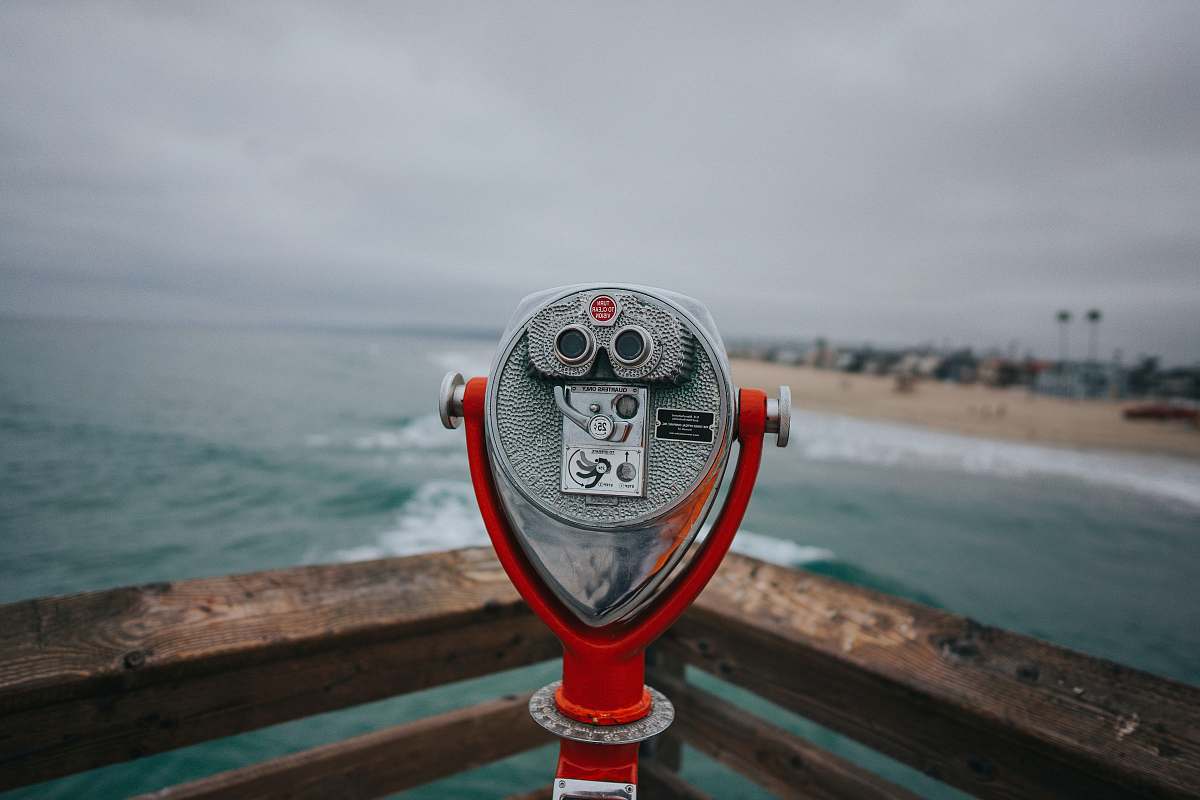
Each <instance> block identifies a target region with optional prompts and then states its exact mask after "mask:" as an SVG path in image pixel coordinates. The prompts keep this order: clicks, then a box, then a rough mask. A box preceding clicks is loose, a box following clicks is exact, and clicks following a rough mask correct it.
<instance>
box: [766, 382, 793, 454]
mask: <svg viewBox="0 0 1200 800" xmlns="http://www.w3.org/2000/svg"><path fill="white" fill-rule="evenodd" d="M766 431H767V433H773V434H775V446H776V447H787V443H788V437H789V436H791V434H792V390H791V388H789V387H787V386H780V387H779V399H778V400H771V399H768V400H767V424H766Z"/></svg>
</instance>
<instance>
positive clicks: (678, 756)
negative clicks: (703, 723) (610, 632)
mask: <svg viewBox="0 0 1200 800" xmlns="http://www.w3.org/2000/svg"><path fill="white" fill-rule="evenodd" d="M683 671H684V661H683V659H682V658H680V657H679V656H677V655H675V654H674V653H671V652H670V651H668V650H666V649H665V648H663V647H661V646H659V645H652V646H651V647H650V649H649V650H647V651H646V683H647V684H649V685H650V686H654V687H656V688H657V687H659V686H663V685H665V684H669V683H683V681H684V672H683ZM674 731H675V729H674V728H673V727H672V728H668V729H667V730H666V732H665V733H663V734H661V735H659V736H655V737H654V738H653V739H650V740H649V741H645V742H642V750H641V757H642V758H647V759H650V760H652V761H654V762H656V763H657V764H658V765H659V766H661V767H662V768H664V769H667V770H670V771H671V772H678V771H679V768H680V767H681V766H682V765H683V740H682V739H680V738H679V737H678V736H677V735H676V734H675V732H674Z"/></svg>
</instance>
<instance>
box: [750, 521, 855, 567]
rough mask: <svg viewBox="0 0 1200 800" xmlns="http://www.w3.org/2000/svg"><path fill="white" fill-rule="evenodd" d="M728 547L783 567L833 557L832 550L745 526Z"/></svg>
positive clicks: (829, 559)
mask: <svg viewBox="0 0 1200 800" xmlns="http://www.w3.org/2000/svg"><path fill="white" fill-rule="evenodd" d="M730 549H731V550H733V552H735V553H741V554H742V555H744V556H751V557H753V558H757V559H759V560H760V561H770V562H771V563H772V564H780V565H782V566H785V567H798V566H801V565H803V564H812V563H813V562H816V561H832V560H833V559H834V554H833V551H832V550H826V549H825V548H824V547H813V546H812V545H807V544H797V543H796V542H792V541H788V540H787V539H776V538H775V537H774V536H764V535H763V534H761V533H755V532H754V531H748V530H746V529H745V528H743V529H741V530H739V531H738V532H737V535H736V536H734V537H733V546H732V547H731V548H730Z"/></svg>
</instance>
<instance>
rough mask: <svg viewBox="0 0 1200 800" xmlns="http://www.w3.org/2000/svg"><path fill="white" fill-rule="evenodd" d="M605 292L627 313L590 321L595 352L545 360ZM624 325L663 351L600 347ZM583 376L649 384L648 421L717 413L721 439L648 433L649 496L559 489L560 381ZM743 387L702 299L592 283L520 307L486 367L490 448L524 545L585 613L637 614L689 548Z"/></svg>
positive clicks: (552, 583) (563, 595)
mask: <svg viewBox="0 0 1200 800" xmlns="http://www.w3.org/2000/svg"><path fill="white" fill-rule="evenodd" d="M601 293H603V294H607V295H610V296H611V297H613V298H614V299H616V300H617V305H618V313H617V318H616V320H615V322H616V325H612V324H611V323H610V324H609V325H607V326H603V327H601V326H596V327H593V328H592V331H591V332H592V333H593V335H595V336H596V339H597V352H596V354H595V355H593V356H592V357H591V358H590V359H589V360H588V362H587V363H586V364H582V365H569V366H568V365H563V364H561V363H559V362H554V361H550V360H549V359H550V358H551V357H552V356H551V355H550V354H549V352H548V343H549V344H550V346H552V342H553V334H554V332H555V330H557V328H555V326H562V325H568V324H576V323H579V322H580V321H581V320H582V321H584V322H586V321H587V318H586V310H587V307H588V302H589V300H590V298H593V297H596V296H597V295H599V294H601ZM629 324H637V325H639V326H641V327H643V328H645V329H647V330H649V331H650V332H651V333H652V334H653V335H654V337H655V345H656V351H657V353H656V355H655V356H654V357H652V358H650V359H647V360H646V361H645V362H644V363H642V364H639V365H638V366H637V367H634V368H623V367H621V366H620V365H618V364H615V363H610V361H609V360H608V359H607V358H606V357H604V356H601V355H600V353H602V352H604V350H605V348H606V347H607V345H608V344H609V341H610V338H611V332H612V331H615V330H619V329H620V328H621V327H623V326H625V325H629ZM606 329H607V332H606ZM606 337H607V338H606ZM598 371H599V372H598ZM600 373H602V374H600ZM598 374H599V377H597V375H598ZM585 377H586V378H587V380H605V381H610V382H614V383H622V384H627V385H630V386H645V387H647V388H648V390H649V403H650V407H649V409H648V412H649V418H650V419H651V420H654V418H655V413H656V411H657V410H658V409H662V408H665V409H684V410H702V411H710V412H712V414H713V419H714V424H713V426H712V441H711V442H704V441H666V440H659V439H657V437H655V436H653V435H652V436H651V437H650V441H649V443H648V450H647V454H648V456H647V463H646V466H645V469H646V475H645V490H644V492H643V495H644V496H641V497H613V498H594V497H589V496H586V495H582V494H569V493H564V492H562V491H561V488H562V487H561V484H560V469H559V467H560V459H561V457H562V454H561V448H562V441H563V434H562V424H563V423H562V414H561V413H560V411H559V410H558V408H557V407H556V406H555V402H554V397H553V387H554V385H555V384H558V385H562V384H564V383H566V382H568V381H574V380H578V379H582V378H585ZM734 398H735V394H734V389H733V385H732V382H731V379H730V375H729V366H728V361H727V359H726V356H725V350H724V346H723V344H722V342H721V339H720V336H719V335H718V333H717V331H716V327H715V325H714V323H713V321H712V318H711V316H710V315H709V313H708V311H707V309H705V308H704V306H703V305H701V304H700V303H698V302H697V301H695V300H692V299H690V298H687V297H684V296H682V295H678V294H675V293H673V292H667V291H663V290H659V289H651V288H647V287H639V286H631V285H611V284H586V285H575V286H567V287H561V288H558V289H551V290H547V291H544V292H539V293H537V294H533V295H530V296H529V297H527V298H525V300H523V301H522V303H521V304H520V305H519V306H518V308H517V311H516V313H515V314H514V315H513V317H512V319H511V320H510V322H509V324H508V327H507V328H506V330H505V333H504V335H503V337H502V339H501V343H500V347H499V349H498V351H497V354H496V358H495V361H494V362H493V365H492V368H491V373H490V375H489V376H488V384H487V398H486V408H487V416H486V421H485V429H486V436H487V443H488V452H489V457H490V459H491V462H492V468H493V470H492V471H493V474H494V475H495V478H496V483H497V489H498V490H499V494H500V498H501V502H502V504H503V506H504V510H505V513H506V514H507V516H508V517H509V520H510V522H511V523H512V524H513V528H514V529H515V531H516V534H517V537H518V539H519V541H520V544H521V547H522V549H523V550H524V552H525V554H526V556H527V557H528V558H529V560H530V562H531V563H532V565H533V566H534V568H535V569H536V570H537V572H538V574H539V575H540V576H541V577H542V579H543V580H545V581H546V583H547V585H548V586H549V587H550V588H551V589H552V590H553V591H554V592H555V594H556V595H557V596H558V597H559V599H561V600H562V601H563V602H564V603H565V604H566V605H567V607H568V608H570V609H571V611H572V612H573V613H574V614H575V615H576V616H577V617H579V618H580V619H581V620H583V621H584V622H585V623H587V624H589V625H592V626H601V625H605V624H608V623H610V622H613V621H615V620H618V619H623V618H627V617H629V616H631V615H633V614H636V613H637V611H638V610H639V609H641V608H642V607H644V605H645V604H646V603H648V602H649V601H650V600H652V599H653V597H654V596H655V593H656V590H658V589H659V588H660V587H662V586H663V584H664V583H665V581H666V580H667V579H668V578H669V577H670V575H671V574H672V573H673V571H674V570H675V569H676V568H677V567H678V566H679V565H680V564H681V562H682V561H683V560H684V559H685V558H686V557H687V555H688V553H689V551H690V550H691V549H693V548H691V547H690V546H691V544H692V542H693V541H694V539H695V536H696V534H697V532H698V531H699V529H700V526H701V524H702V523H703V521H704V518H705V517H706V515H707V513H708V511H709V508H710V506H711V504H712V501H713V498H714V496H715V494H716V491H715V490H716V487H717V485H718V484H719V482H720V478H721V475H722V473H723V471H724V468H725V465H726V462H727V460H728V457H729V452H730V448H731V444H732V439H733V434H734V430H733V429H734V414H735V412H736V409H735V407H734V406H735V400H734Z"/></svg>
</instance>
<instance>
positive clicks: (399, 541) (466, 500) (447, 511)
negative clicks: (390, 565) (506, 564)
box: [334, 481, 488, 561]
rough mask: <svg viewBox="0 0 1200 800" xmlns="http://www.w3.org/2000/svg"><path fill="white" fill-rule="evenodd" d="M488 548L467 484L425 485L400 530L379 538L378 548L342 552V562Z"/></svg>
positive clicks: (402, 517)
mask: <svg viewBox="0 0 1200 800" xmlns="http://www.w3.org/2000/svg"><path fill="white" fill-rule="evenodd" d="M486 544H488V537H487V531H485V530H484V527H483V519H482V518H481V517H480V516H479V509H478V507H477V506H476V505H475V493H474V492H473V491H472V489H471V484H470V483H467V482H466V481H431V482H429V483H425V484H422V485H421V486H420V487H419V488H418V489H417V491H416V493H415V494H414V495H413V496H412V497H411V498H409V500H408V502H406V503H405V504H404V506H403V508H401V510H400V516H399V518H398V519H397V520H396V526H395V527H394V528H391V529H390V530H387V531H384V532H383V533H381V534H379V536H378V537H377V538H376V541H375V543H374V544H367V545H361V546H358V547H351V548H348V549H345V550H339V551H338V552H337V553H335V554H334V555H335V558H337V559H338V560H339V561H364V560H366V559H370V558H383V557H384V556H410V555H416V554H418V553H432V552H436V551H439V550H454V549H456V548H459V547H473V546H476V545H486Z"/></svg>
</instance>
